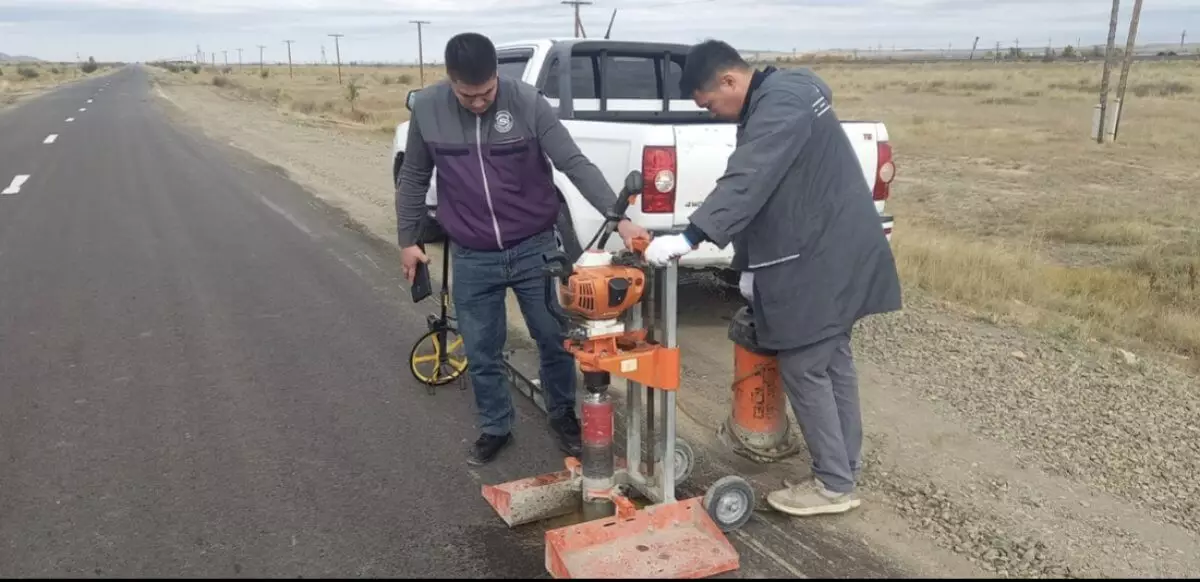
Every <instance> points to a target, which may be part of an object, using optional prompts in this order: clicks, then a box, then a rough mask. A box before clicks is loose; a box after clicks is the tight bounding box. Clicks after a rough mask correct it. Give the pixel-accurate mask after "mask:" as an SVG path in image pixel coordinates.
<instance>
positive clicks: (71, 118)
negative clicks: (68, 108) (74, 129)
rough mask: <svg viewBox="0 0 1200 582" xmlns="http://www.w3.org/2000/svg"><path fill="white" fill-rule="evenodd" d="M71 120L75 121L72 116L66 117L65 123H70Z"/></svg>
mask: <svg viewBox="0 0 1200 582" xmlns="http://www.w3.org/2000/svg"><path fill="white" fill-rule="evenodd" d="M72 121H75V118H74V117H68V118H67V123H71V122H72Z"/></svg>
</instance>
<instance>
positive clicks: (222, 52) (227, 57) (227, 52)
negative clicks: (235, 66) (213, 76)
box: [221, 51, 229, 67]
mask: <svg viewBox="0 0 1200 582" xmlns="http://www.w3.org/2000/svg"><path fill="white" fill-rule="evenodd" d="M221 55H222V56H224V57H225V66H226V67H228V66H229V51H221Z"/></svg>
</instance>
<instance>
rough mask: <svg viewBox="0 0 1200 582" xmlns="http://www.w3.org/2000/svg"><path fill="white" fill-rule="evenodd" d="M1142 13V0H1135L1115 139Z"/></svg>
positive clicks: (1121, 85)
mask: <svg viewBox="0 0 1200 582" xmlns="http://www.w3.org/2000/svg"><path fill="white" fill-rule="evenodd" d="M1141 15H1142V0H1133V16H1132V17H1131V18H1130V20H1129V38H1127V39H1125V62H1124V63H1122V64H1121V80H1120V81H1119V82H1118V83H1117V112H1116V113H1115V114H1114V115H1115V117H1113V137H1112V138H1113V141H1117V131H1119V130H1120V129H1121V114H1122V113H1124V112H1125V82H1126V81H1128V80H1129V67H1130V65H1132V64H1133V48H1134V43H1135V42H1137V29H1138V19H1139V17H1140V16H1141Z"/></svg>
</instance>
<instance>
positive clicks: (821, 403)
mask: <svg viewBox="0 0 1200 582" xmlns="http://www.w3.org/2000/svg"><path fill="white" fill-rule="evenodd" d="M680 88H681V89H682V90H683V94H684V95H689V96H692V98H693V99H694V100H695V101H696V103H697V104H698V105H699V106H701V107H704V108H706V109H708V110H709V111H711V112H712V113H713V114H714V115H716V116H717V117H719V118H722V119H727V120H730V121H737V122H738V134H737V149H736V150H734V152H733V154H732V156H730V158H729V162H728V167H727V168H726V170H725V175H724V176H723V177H722V178H721V179H720V180H718V181H717V187H716V189H715V190H714V191H713V192H712V193H711V194H710V195H709V196H708V198H707V199H706V200H705V201H704V203H703V204H702V205H701V206H700V208H698V209H697V210H696V212H695V213H693V214H692V216H691V223H690V224H689V225H688V228H687V230H686V231H684V232H683V233H682V234H678V235H671V236H666V237H659V238H656V239H655V240H654V241H653V242H652V243H651V245H650V248H649V249H648V250H647V252H646V256H647V258H648V259H649V260H650V261H651V262H653V263H656V264H665V263H667V262H669V261H671V260H672V259H675V258H678V257H680V256H682V255H684V254H686V253H688V252H690V251H691V250H693V249H694V248H695V247H696V245H698V244H700V242H702V241H712V242H713V243H714V244H716V245H717V246H720V247H722V248H723V247H725V246H726V245H728V244H730V243H731V242H732V243H733V245H734V259H733V267H734V268H735V269H738V270H740V271H742V281H741V285H740V287H741V288H742V294H743V295H744V296H745V297H746V299H747V300H748V301H749V302H750V305H751V308H752V310H753V312H754V323H755V329H756V333H757V339H758V343H759V345H760V346H762V347H764V348H767V349H770V350H774V351H776V353H777V357H778V361H779V367H780V372H781V374H782V376H783V381H784V385H785V387H786V389H787V393H788V399H789V400H790V401H791V404H792V409H793V410H794V411H795V413H796V419H797V421H798V424H799V425H800V429H801V432H802V433H803V435H804V440H805V442H806V443H807V444H808V450H809V452H810V453H811V455H812V459H813V465H812V471H813V477H814V478H813V479H804V480H799V482H793V483H791V484H790V485H791V486H789V487H787V488H785V489H783V490H780V491H775V492H773V493H771V494H770V495H769V496H768V497H767V502H768V503H769V504H770V505H771V506H772V507H774V508H775V509H776V510H778V511H781V512H784V513H788V514H791V515H817V514H824V513H841V512H844V511H849V510H850V509H853V508H855V507H858V506H859V504H861V501H860V500H859V499H858V497H857V495H855V493H854V491H855V482H856V480H857V476H858V473H859V471H860V470H861V468H862V438H863V436H862V435H863V430H862V416H861V413H860V410H859V401H858V381H857V377H856V374H855V369H854V362H853V359H852V356H851V352H850V333H851V330H852V328H853V327H854V324H855V322H857V321H858V320H859V319H861V318H863V317H866V316H868V315H872V314H877V313H886V312H890V311H896V310H899V309H900V308H901V301H900V281H899V277H898V276H897V273H896V264H895V260H894V258H893V256H892V252H891V247H890V246H889V245H888V241H887V238H886V237H885V235H884V232H883V229H882V228H881V224H880V219H879V215H878V213H877V212H876V211H875V206H874V203H873V202H872V199H871V188H870V186H869V185H868V184H867V182H866V180H865V179H864V178H863V175H862V169H861V166H860V165H859V162H858V157H857V156H856V155H855V153H854V149H853V147H852V146H851V144H850V140H849V139H848V138H847V136H846V134H845V132H844V131H843V129H842V127H841V123H840V122H839V121H838V118H837V116H836V115H835V114H834V112H833V97H832V93H831V91H830V89H829V87H828V86H827V85H826V84H825V83H824V82H823V81H821V80H820V79H819V78H817V76H816V75H814V74H813V73H812V72H810V71H807V70H804V69H792V70H776V69H775V68H773V67H768V68H766V69H765V70H762V71H754V70H752V69H751V68H750V66H749V65H748V64H747V63H746V62H745V61H744V60H742V58H741V57H740V56H739V54H738V52H737V51H736V50H734V49H733V47H730V46H729V45H728V44H725V43H723V42H719V41H706V42H704V43H701V44H698V45H696V46H695V47H693V48H692V50H691V51H690V52H689V53H688V58H687V64H686V66H685V67H684V71H683V75H682V77H681V80H680Z"/></svg>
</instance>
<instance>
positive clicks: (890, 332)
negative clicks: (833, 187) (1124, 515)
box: [871, 320, 1200, 533]
mask: <svg viewBox="0 0 1200 582" xmlns="http://www.w3.org/2000/svg"><path fill="white" fill-rule="evenodd" d="M873 323H874V325H872V327H871V332H872V336H873V338H872V339H877V340H879V341H882V342H884V343H885V344H886V345H889V346H893V347H894V346H896V345H898V343H897V342H899V341H901V340H903V341H906V342H911V341H912V340H913V339H914V338H918V337H919V338H921V341H922V342H923V345H921V346H912V348H919V349H886V350H878V351H877V352H875V353H873V354H872V361H874V362H875V363H876V364H885V365H887V366H889V367H890V368H893V369H895V370H898V371H900V372H901V373H905V374H914V375H916V374H920V375H921V376H922V377H923V378H924V380H925V381H924V382H922V383H921V387H922V393H923V395H924V396H925V397H926V398H928V399H930V400H933V401H940V402H944V403H946V404H948V405H949V406H951V407H953V408H954V410H956V411H957V412H958V413H959V414H960V415H962V417H963V418H964V419H965V420H966V421H967V422H969V423H970V424H971V425H972V426H973V427H976V428H977V430H978V431H979V434H980V436H984V437H987V438H990V439H996V440H1000V441H1003V442H1005V443H1008V444H1010V445H1012V446H1013V447H1014V448H1017V449H1020V450H1024V451H1026V454H1024V455H1023V460H1024V461H1026V462H1030V463H1038V464H1039V466H1040V468H1041V469H1042V470H1043V471H1045V472H1046V473H1048V474H1050V475H1061V476H1064V477H1068V478H1071V479H1074V480H1078V481H1080V482H1084V483H1088V484H1091V485H1093V486H1095V487H1097V488H1099V489H1101V490H1103V491H1105V492H1107V493H1111V494H1114V495H1117V496H1120V497H1122V498H1124V499H1127V500H1129V501H1131V502H1134V503H1137V504H1139V505H1143V506H1145V507H1146V508H1148V509H1150V510H1151V511H1152V512H1153V514H1154V516H1155V517H1157V518H1159V519H1162V520H1164V521H1166V522H1168V523H1172V524H1175V525H1179V526H1182V527H1185V528H1187V529H1189V530H1191V531H1193V532H1198V533H1200V496H1198V493H1200V405H1198V404H1197V400H1196V397H1197V394H1200V385H1198V383H1197V381H1196V379H1195V378H1193V377H1190V376H1188V375H1186V374H1184V373H1183V372H1181V371H1179V370H1178V369H1175V368H1172V367H1170V366H1165V365H1162V364H1160V363H1157V362H1153V361H1151V360H1149V359H1145V358H1139V357H1137V356H1136V355H1133V354H1131V353H1129V352H1127V351H1124V350H1119V349H1118V350H1103V351H1102V352H1100V353H1095V352H1094V351H1092V350H1086V349H1083V348H1081V347H1080V346H1078V345H1072V344H1071V343H1070V342H1068V341H1061V342H1053V341H1051V342H1048V343H1046V344H1043V345H1036V344H1033V343H1031V342H1029V341H1028V340H1027V339H1026V338H1022V337H1020V336H1018V335H1016V334H1012V333H1005V332H1003V331H1000V330H996V332H993V333H991V334H989V335H991V336H992V337H990V338H987V339H991V340H1000V341H986V340H985V341H981V338H980V337H979V333H978V332H979V330H978V329H975V330H973V331H975V332H976V333H975V334H973V335H968V334H967V333H965V332H966V331H968V330H964V329H963V328H962V327H960V326H952V325H948V324H945V323H940V322H937V321H926V322H925V324H924V325H922V326H921V329H920V330H919V331H920V333H917V331H918V330H917V329H915V328H914V327H912V326H911V323H910V322H909V321H905V320H879V321H877V322H873ZM1105 352H1107V354H1108V356H1107V357H1105V355H1104V353H1105ZM928 354H938V355H939V356H938V361H937V373H936V374H929V373H928V372H929V365H930V361H929V360H930V358H929V356H928Z"/></svg>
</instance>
